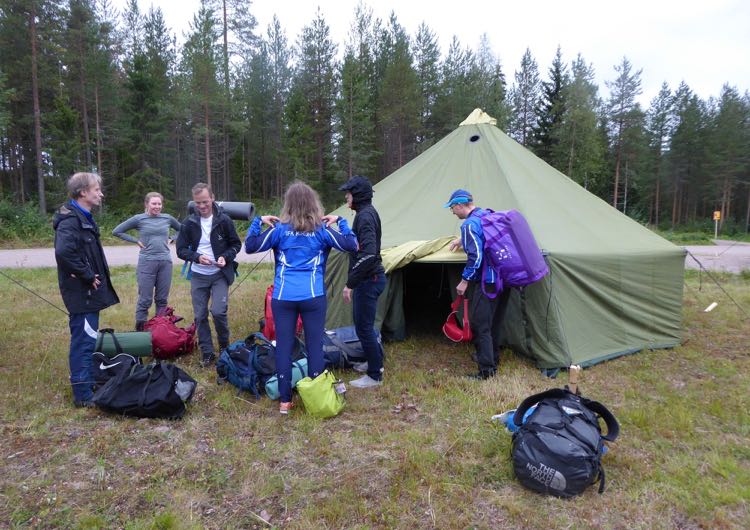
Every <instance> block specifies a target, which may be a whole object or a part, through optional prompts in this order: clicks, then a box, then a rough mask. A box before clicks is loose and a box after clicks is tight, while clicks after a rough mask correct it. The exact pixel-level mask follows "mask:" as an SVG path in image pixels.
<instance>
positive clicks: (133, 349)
mask: <svg viewBox="0 0 750 530" xmlns="http://www.w3.org/2000/svg"><path fill="white" fill-rule="evenodd" d="M94 351H100V352H102V353H103V354H104V355H106V356H107V357H114V356H115V355H119V354H120V353H129V354H130V355H133V356H134V357H150V356H151V332H150V331H125V332H115V330H113V329H112V328H102V329H100V330H99V332H98V333H97V335H96V346H95V347H94Z"/></svg>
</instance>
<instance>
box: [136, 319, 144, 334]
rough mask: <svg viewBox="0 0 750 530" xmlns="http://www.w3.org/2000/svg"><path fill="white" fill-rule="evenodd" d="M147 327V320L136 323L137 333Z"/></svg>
mask: <svg viewBox="0 0 750 530" xmlns="http://www.w3.org/2000/svg"><path fill="white" fill-rule="evenodd" d="M145 325H146V321H145V320H136V321H135V330H136V331H143V327H144V326H145Z"/></svg>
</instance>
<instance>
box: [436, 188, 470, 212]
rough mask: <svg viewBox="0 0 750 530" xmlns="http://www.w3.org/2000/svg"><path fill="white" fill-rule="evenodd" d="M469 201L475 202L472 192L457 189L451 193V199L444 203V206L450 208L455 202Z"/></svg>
mask: <svg viewBox="0 0 750 530" xmlns="http://www.w3.org/2000/svg"><path fill="white" fill-rule="evenodd" d="M467 202H474V197H472V196H471V193H469V192H468V191H466V190H456V191H454V192H453V193H451V198H450V200H449V201H448V202H446V203H445V204H444V205H443V208H450V207H451V206H453V205H454V204H465V203H467Z"/></svg>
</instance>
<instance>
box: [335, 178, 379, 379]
mask: <svg viewBox="0 0 750 530" xmlns="http://www.w3.org/2000/svg"><path fill="white" fill-rule="evenodd" d="M339 190H341V191H345V192H346V205H347V206H348V207H349V208H351V209H352V210H354V211H355V212H357V213H356V215H355V216H354V223H353V225H352V231H353V232H354V234H355V235H356V236H357V241H358V243H359V249H358V250H357V252H356V253H354V254H351V255H350V258H349V276H348V278H347V280H346V287H344V300H345V301H346V302H347V303H348V302H352V315H353V317H354V327H355V329H356V331H357V337H359V340H360V342H361V344H362V350H363V352H364V354H365V357H367V374H366V375H364V376H362V377H360V378H358V379H355V380H354V381H351V382H350V384H351V385H352V386H353V387H356V388H371V387H376V386H379V385H381V384H383V348H382V346H381V344H380V341H379V340H378V337H377V333H376V331H375V328H374V324H375V312H376V310H377V307H378V297H379V296H380V294H381V293H382V292H383V289H385V270H384V269H383V263H382V260H381V258H380V237H381V227H380V216H379V215H378V212H377V210H375V207H374V206H373V205H372V184H370V181H369V180H368V179H367V178H366V177H362V176H359V175H355V176H353V177H352V178H350V179H349V180H348V181H347V182H346V183H345V184H344V185H343V186H341V187H340V188H339Z"/></svg>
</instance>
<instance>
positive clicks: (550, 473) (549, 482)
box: [526, 462, 566, 491]
mask: <svg viewBox="0 0 750 530" xmlns="http://www.w3.org/2000/svg"><path fill="white" fill-rule="evenodd" d="M526 469H527V470H528V471H529V473H531V478H533V479H534V480H537V481H539V482H541V483H542V484H544V485H545V486H547V487H548V488H552V489H555V490H558V491H562V490H564V489H565V486H566V482H565V477H564V476H562V473H560V472H559V471H557V470H556V469H553V468H551V467H549V466H545V465H544V464H542V463H541V462H540V463H539V467H536V466H533V465H531V463H530V462H527V463H526Z"/></svg>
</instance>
